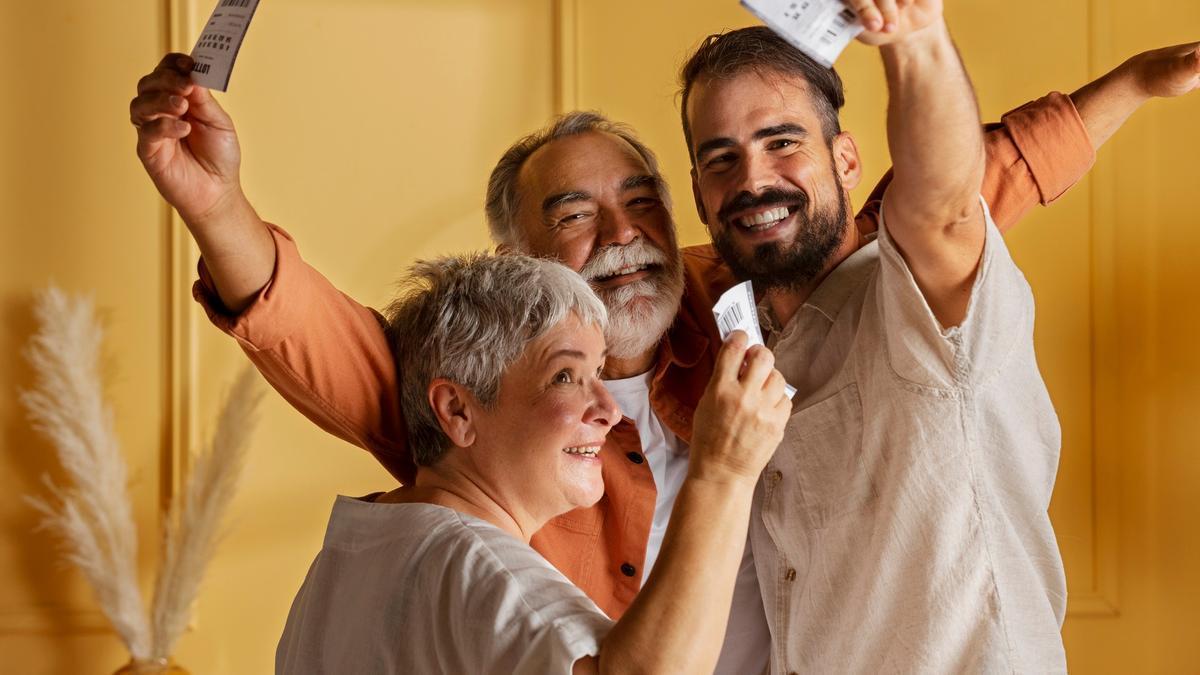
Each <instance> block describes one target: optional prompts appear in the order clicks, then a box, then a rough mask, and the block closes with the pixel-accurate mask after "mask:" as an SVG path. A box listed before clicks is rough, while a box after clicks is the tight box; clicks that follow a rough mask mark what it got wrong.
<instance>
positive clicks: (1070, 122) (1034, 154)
mask: <svg viewBox="0 0 1200 675" xmlns="http://www.w3.org/2000/svg"><path fill="white" fill-rule="evenodd" d="M1002 122H1003V123H1004V126H1005V128H1006V129H1007V130H1008V132H1009V134H1010V135H1011V137H1012V140H1013V143H1014V144H1015V145H1016V146H1017V148H1018V150H1020V152H1021V156H1022V157H1023V158H1024V160H1025V163H1026V164H1027V165H1028V166H1029V171H1030V173H1031V174H1032V175H1033V179H1034V181H1035V182H1036V183H1037V186H1038V191H1039V193H1040V199H1039V201H1041V203H1042V204H1043V205H1045V204H1050V203H1051V202H1053V201H1054V200H1056V199H1058V198H1059V197H1061V196H1062V195H1063V194H1064V193H1065V192H1066V191H1067V190H1069V189H1070V188H1071V186H1072V185H1074V184H1075V183H1076V182H1078V181H1079V179H1080V178H1082V177H1083V175H1084V174H1085V173H1087V172H1088V170H1089V169H1091V168H1092V164H1093V163H1094V162H1095V161H1096V151H1095V149H1094V148H1093V147H1092V141H1091V138H1089V137H1088V133H1087V129H1086V128H1085V127H1084V125H1083V120H1082V119H1080V117H1079V111H1078V110H1076V109H1075V104H1074V103H1073V102H1072V101H1071V97H1070V96H1067V95H1066V94H1062V93H1059V92H1051V93H1049V94H1047V95H1046V96H1043V97H1042V98H1040V99H1038V100H1036V101H1032V102H1030V103H1027V104H1025V105H1023V106H1021V107H1020V108H1017V109H1016V110H1013V111H1012V112H1009V113H1008V114H1006V115H1004V117H1003V118H1002Z"/></svg>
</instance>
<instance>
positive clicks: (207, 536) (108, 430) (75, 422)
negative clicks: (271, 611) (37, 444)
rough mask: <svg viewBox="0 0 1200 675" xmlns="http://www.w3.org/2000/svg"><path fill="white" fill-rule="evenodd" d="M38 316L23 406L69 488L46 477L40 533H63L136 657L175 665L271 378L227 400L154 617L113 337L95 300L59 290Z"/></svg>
mask: <svg viewBox="0 0 1200 675" xmlns="http://www.w3.org/2000/svg"><path fill="white" fill-rule="evenodd" d="M34 315H35V316H36V318H37V320H38V324H39V326H40V327H39V330H38V332H37V333H36V334H35V335H34V336H33V338H32V339H31V341H30V344H29V347H28V349H27V351H26V355H27V357H28V358H29V362H30V363H31V364H32V365H33V369H34V372H35V382H34V387H33V389H32V390H30V391H27V392H24V393H22V395H21V402H22V403H23V404H24V406H25V409H26V411H27V413H28V416H29V420H30V422H31V423H32V425H33V427H34V428H35V429H37V430H38V431H39V432H41V433H42V434H43V435H44V436H46V438H47V439H49V440H50V442H51V444H52V445H53V446H54V449H55V452H56V453H57V455H58V460H59V462H60V464H61V465H62V468H63V472H64V473H65V474H66V478H67V484H66V486H59V485H57V484H55V483H54V482H53V481H52V480H51V479H50V478H49V477H43V481H44V482H45V483H46V486H47V488H48V489H49V491H50V495H51V498H49V499H43V498H37V497H26V499H27V500H28V502H29V503H30V504H31V505H33V507H34V508H35V509H36V510H37V511H38V512H39V513H40V514H41V516H42V521H41V527H42V528H44V529H47V530H50V531H51V532H52V533H54V534H56V535H57V536H58V537H59V538H60V540H61V545H62V548H63V549H64V554H65V558H66V560H67V561H68V562H70V563H72V564H74V565H75V566H76V567H78V568H79V570H80V571H81V572H82V573H83V576H84V578H85V579H86V580H87V582H88V583H89V584H90V585H91V587H92V589H93V591H94V592H95V594H96V599H97V601H98V602H99V604H100V608H101V610H102V611H103V612H104V614H105V616H107V617H108V619H109V621H110V622H111V623H112V625H113V628H114V629H116V632H117V634H118V635H119V636H120V638H121V640H122V641H123V642H124V643H125V646H126V648H128V650H129V654H130V656H132V657H133V658H134V660H135V661H149V660H152V659H165V658H167V657H168V656H170V653H171V650H172V649H173V648H174V647H175V643H176V642H177V641H178V640H179V637H180V636H181V635H182V634H183V632H184V630H185V629H186V628H187V623H188V617H189V614H190V611H191V606H192V604H193V602H194V601H195V599H196V595H197V594H198V593H199V590H200V582H201V581H202V579H203V577H204V570H205V568H206V567H207V566H208V563H209V561H210V560H211V559H212V556H213V553H214V551H215V550H216V546H217V542H218V539H219V534H220V526H221V519H222V517H223V516H224V514H225V512H226V511H227V510H228V508H229V505H230V503H231V502H232V500H233V496H234V493H235V491H236V489H237V483H238V479H239V477H240V476H241V472H242V467H243V465H244V464H245V456H246V448H247V445H248V442H249V439H250V435H251V431H252V430H253V427H254V423H255V419H256V415H257V408H258V404H259V402H260V401H261V399H262V395H263V388H262V381H261V380H260V379H259V378H258V375H257V373H255V372H254V369H253V368H251V367H246V368H245V369H244V370H243V371H242V372H241V374H240V375H239V376H238V378H237V380H236V382H235V383H234V385H233V388H232V390H231V391H230V393H229V395H228V396H227V397H226V399H225V402H224V404H223V405H222V408H221V412H220V416H219V417H218V420H217V427H216V430H215V432H214V433H213V438H212V440H211V442H210V443H209V446H208V449H207V451H206V452H204V453H202V454H200V455H199V456H198V457H196V458H195V459H194V462H193V464H192V466H191V470H190V471H189V474H188V479H187V481H186V483H185V485H184V486H183V489H182V492H181V493H180V494H179V495H177V496H176V497H175V499H174V500H173V501H172V504H171V507H170V510H169V511H168V515H167V521H166V524H165V531H164V537H163V546H162V564H161V566H160V568H159V574H158V577H157V580H156V584H155V592H154V601H153V604H152V608H151V620H150V621H148V620H147V617H146V611H145V609H144V607H143V605H142V598H141V592H140V590H139V588H138V583H137V529H136V527H135V525H134V522H133V514H132V509H131V507H130V503H129V497H128V495H127V492H126V483H127V481H128V469H127V468H126V465H125V460H124V458H123V457H122V456H121V452H120V446H119V444H118V443H117V438H116V434H115V432H114V430H113V414H112V410H111V409H110V408H109V406H107V405H106V404H105V403H104V395H103V391H102V385H101V378H100V345H101V342H102V341H103V337H104V333H103V331H102V330H101V328H100V325H99V324H98V322H97V321H96V319H95V311H94V308H93V304H92V301H91V299H89V298H86V297H71V296H68V295H66V294H64V293H63V292H62V291H60V290H58V289H57V288H54V287H51V288H49V289H47V290H45V291H43V292H42V293H40V294H39V295H38V297H37V299H36V302H35V304H34Z"/></svg>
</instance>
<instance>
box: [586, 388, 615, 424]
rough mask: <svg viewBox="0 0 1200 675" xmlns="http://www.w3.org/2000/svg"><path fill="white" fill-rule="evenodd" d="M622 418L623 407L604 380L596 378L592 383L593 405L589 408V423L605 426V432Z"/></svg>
mask: <svg viewBox="0 0 1200 675" xmlns="http://www.w3.org/2000/svg"><path fill="white" fill-rule="evenodd" d="M620 420H621V408H620V407H619V406H617V401H616V400H615V399H614V398H613V397H612V394H610V393H608V387H606V386H604V382H602V381H600V380H599V379H596V380H594V381H593V383H592V405H591V406H590V407H589V408H588V412H587V420H586V421H587V423H588V424H595V425H597V426H602V427H604V433H608V430H609V429H612V428H613V427H614V426H616V424H617V422H619V421H620Z"/></svg>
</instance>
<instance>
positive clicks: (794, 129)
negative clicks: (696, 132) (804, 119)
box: [696, 122, 808, 159]
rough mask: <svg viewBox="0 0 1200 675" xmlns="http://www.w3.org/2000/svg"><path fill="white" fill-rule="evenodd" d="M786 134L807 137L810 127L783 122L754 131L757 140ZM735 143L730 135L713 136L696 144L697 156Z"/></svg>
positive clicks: (699, 156) (729, 146)
mask: <svg viewBox="0 0 1200 675" xmlns="http://www.w3.org/2000/svg"><path fill="white" fill-rule="evenodd" d="M784 135H792V136H801V137H806V136H808V129H805V128H804V127H802V126H800V125H799V124H795V123H792V122H785V123H783V124H776V125H774V126H769V127H763V128H762V129H759V130H758V131H756V132H754V136H753V137H752V138H753V139H754V140H756V141H761V140H763V139H765V138H771V137H772V136H784ZM734 145H736V143H735V142H734V140H733V139H732V138H728V137H723V138H713V139H711V140H707V141H704V142H703V143H701V144H700V145H698V146H696V158H697V159H699V158H701V157H703V156H704V155H705V154H707V153H709V152H712V151H713V150H717V149H720V148H731V147H733V146H734Z"/></svg>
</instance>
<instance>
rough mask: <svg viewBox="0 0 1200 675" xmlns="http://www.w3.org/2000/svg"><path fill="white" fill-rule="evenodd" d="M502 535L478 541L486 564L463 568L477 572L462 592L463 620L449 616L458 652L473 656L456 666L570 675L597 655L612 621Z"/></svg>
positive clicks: (526, 549)
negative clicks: (464, 601)
mask: <svg viewBox="0 0 1200 675" xmlns="http://www.w3.org/2000/svg"><path fill="white" fill-rule="evenodd" d="M505 537H507V535H505ZM507 539H511V541H508V540H506V539H501V538H499V537H489V538H487V539H486V540H481V541H482V542H483V543H484V546H485V547H486V554H485V556H484V557H485V558H488V559H489V562H484V561H480V564H475V565H472V571H471V572H464V574H475V575H483V576H482V578H478V579H477V580H476V581H475V583H474V584H473V586H474V588H472V589H471V591H470V593H469V594H468V595H467V597H468V598H469V600H468V602H469V605H468V606H467V607H465V608H464V609H465V614H466V615H467V617H469V618H468V619H467V620H466V621H454V622H452V623H453V624H454V630H457V631H460V635H459V636H458V637H457V639H456V640H455V642H456V643H457V644H458V645H459V646H460V647H459V649H458V650H457V651H459V653H460V655H462V656H466V654H472V657H471V658H472V659H473V660H475V661H476V662H475V663H463V664H461V665H462V666H463V668H464V670H463V672H472V673H496V674H497V675H500V674H504V675H508V674H509V673H514V674H516V675H542V674H547V675H570V673H571V670H572V668H573V667H574V665H575V662H576V661H578V660H579V659H582V658H584V657H587V656H596V655H598V654H599V653H600V643H601V640H603V638H604V636H605V635H607V634H608V631H609V630H610V629H611V628H612V626H613V621H612V620H611V619H609V618H608V617H607V616H605V614H604V613H603V612H601V611H600V609H599V608H598V607H597V606H596V603H594V602H592V601H591V600H590V599H589V598H588V597H587V596H586V595H584V594H583V591H581V590H579V588H577V587H576V586H575V585H574V584H572V583H571V582H570V581H568V580H567V578H566V577H564V576H563V575H562V574H561V573H560V572H559V571H558V570H556V569H554V568H553V567H551V566H550V564H549V563H547V562H546V561H545V559H544V558H542V557H541V556H540V555H538V554H537V552H536V551H534V550H533V549H531V548H529V546H527V545H525V544H524V543H523V542H520V541H517V540H516V539H514V538H511V537H507ZM489 563H490V564H489Z"/></svg>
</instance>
